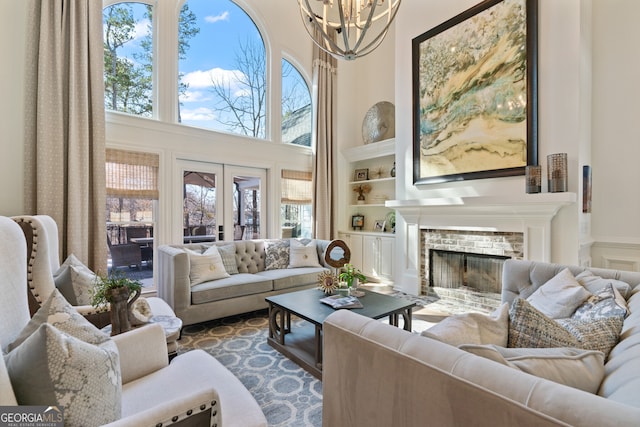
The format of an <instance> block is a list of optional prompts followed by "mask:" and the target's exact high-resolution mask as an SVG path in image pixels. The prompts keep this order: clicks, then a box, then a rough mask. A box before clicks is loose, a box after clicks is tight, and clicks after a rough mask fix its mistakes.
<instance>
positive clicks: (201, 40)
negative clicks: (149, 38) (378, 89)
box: [119, 0, 301, 129]
mask: <svg viewBox="0 0 640 427" xmlns="http://www.w3.org/2000/svg"><path fill="white" fill-rule="evenodd" d="M187 4H188V6H189V9H190V10H191V12H193V13H194V14H195V15H196V25H197V26H198V27H199V28H200V32H199V33H198V34H197V35H196V36H195V37H193V38H191V39H190V40H189V49H188V51H187V53H186V56H187V57H186V59H184V60H181V61H180V62H179V65H178V70H179V72H180V73H181V74H182V75H183V79H182V81H183V82H185V83H187V84H188V85H189V87H188V89H187V92H186V93H185V94H184V95H182V96H181V97H180V102H181V106H180V117H181V120H182V123H184V124H189V125H193V126H197V127H206V128H213V129H216V128H217V129H221V127H220V126H221V125H220V124H219V123H218V122H217V121H216V120H215V114H216V112H215V111H214V109H213V108H212V107H213V100H212V92H211V89H209V88H208V86H211V79H212V76H214V78H218V77H222V78H223V79H225V80H227V79H229V78H231V77H233V75H234V73H237V72H238V71H237V69H236V66H235V53H234V51H235V48H236V47H237V46H238V45H239V43H240V42H243V43H245V42H246V41H247V39H248V37H255V38H256V39H257V40H259V41H260V42H262V39H261V37H260V33H259V32H258V30H257V28H256V26H255V24H254V23H253V21H252V20H251V18H250V17H249V16H248V15H247V14H246V13H245V12H244V11H243V10H242V9H241V8H239V7H238V6H237V5H236V4H235V3H233V2H232V1H230V0H187ZM133 10H134V15H135V16H136V18H138V19H139V20H140V22H138V25H137V27H136V39H135V40H134V41H132V42H130V43H129V44H130V45H131V47H130V48H124V49H122V51H121V52H119V54H121V55H122V54H123V55H125V56H129V55H130V53H129V52H130V51H131V49H132V48H134V49H135V46H136V45H137V43H138V41H139V40H140V39H142V37H144V36H145V34H146V32H147V28H148V21H144V20H143V19H142V17H143V14H144V6H142V5H135V4H134V7H133ZM296 77H297V78H301V77H300V76H296ZM284 84H285V85H286V84H287V82H284Z"/></svg>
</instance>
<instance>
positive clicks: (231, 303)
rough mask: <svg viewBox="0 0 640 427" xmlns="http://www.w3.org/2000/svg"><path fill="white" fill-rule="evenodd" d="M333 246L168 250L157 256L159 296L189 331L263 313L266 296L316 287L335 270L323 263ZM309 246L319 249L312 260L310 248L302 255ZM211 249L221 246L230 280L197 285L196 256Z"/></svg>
mask: <svg viewBox="0 0 640 427" xmlns="http://www.w3.org/2000/svg"><path fill="white" fill-rule="evenodd" d="M329 243H330V242H329V241H328V240H310V239H262V240H239V241H234V242H215V243H203V244H182V245H163V246H160V247H159V248H158V255H157V262H158V283H157V286H158V295H159V296H160V298H162V299H163V300H165V301H167V302H168V303H169V305H170V306H171V307H172V308H173V310H174V311H175V313H176V316H178V317H179V318H180V319H182V322H183V324H184V325H190V324H194V323H200V322H204V321H207V320H213V319H219V318H222V317H226V316H231V315H235V314H240V313H247V312H250V311H254V310H259V309H263V308H266V307H267V303H266V302H265V297H267V296H270V295H276V294H280V293H285V292H292V291H295V290H302V289H307V288H311V287H315V286H317V285H318V275H319V274H320V273H322V272H325V271H328V269H329V268H330V267H329V266H328V265H327V264H326V263H325V262H324V252H325V250H326V248H327V246H328V244H329ZM292 245H293V246H292ZM309 245H313V247H314V250H313V254H314V255H313V256H307V255H308V254H309V251H308V250H307V249H308V248H302V249H301V247H302V246H305V247H308V246H309ZM211 246H216V247H217V248H218V249H219V253H220V254H221V255H222V256H223V258H224V260H223V261H225V262H224V266H225V270H226V271H228V272H229V274H228V277H221V278H218V279H214V280H205V281H204V282H201V283H195V284H194V280H193V279H194V277H193V276H194V274H193V273H194V271H193V270H192V268H191V266H192V264H194V263H195V262H197V255H198V254H204V253H205V252H207V250H208V249H209V248H210V247H211ZM230 254H232V255H230ZM296 254H297V256H294V255H296ZM292 260H293V261H294V262H293V264H292V263H290V261H292ZM194 265H195V264H194ZM195 282H199V280H197V281H195Z"/></svg>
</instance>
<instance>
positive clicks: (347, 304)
mask: <svg viewBox="0 0 640 427" xmlns="http://www.w3.org/2000/svg"><path fill="white" fill-rule="evenodd" d="M320 302H323V303H325V304H327V305H330V306H331V307H333V308H335V309H336V310H337V309H339V308H362V307H363V306H362V303H361V302H360V300H359V299H358V298H356V297H354V296H346V297H345V296H342V295H331V296H329V297H325V298H322V299H321V300H320Z"/></svg>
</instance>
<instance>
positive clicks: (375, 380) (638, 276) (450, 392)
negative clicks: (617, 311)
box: [323, 260, 640, 427]
mask: <svg viewBox="0 0 640 427" xmlns="http://www.w3.org/2000/svg"><path fill="white" fill-rule="evenodd" d="M566 267H568V268H569V269H570V270H571V272H572V273H573V274H574V275H576V276H577V275H578V274H579V273H580V272H582V271H583V270H585V269H584V268H581V267H575V266H562V265H556V264H549V263H542V262H531V261H522V260H508V261H507V262H506V263H505V266H504V270H503V290H502V299H503V301H504V302H508V303H510V302H512V301H513V300H514V299H515V298H518V297H523V298H527V297H528V296H529V295H531V294H532V293H533V292H534V291H535V290H536V289H538V288H539V287H540V286H542V285H543V284H545V283H546V282H547V281H548V280H550V279H551V278H553V277H554V276H555V275H556V274H558V273H559V272H560V271H562V270H564V268H566ZM589 270H590V271H591V272H592V273H593V274H594V275H597V276H600V277H602V278H605V279H616V280H620V281H623V282H626V283H627V284H629V285H631V291H630V292H629V294H628V295H627V298H626V300H627V305H628V308H629V312H630V313H629V314H628V315H627V317H626V318H625V319H624V324H623V328H622V332H621V335H620V341H619V342H618V344H617V345H616V346H615V347H614V348H613V349H612V350H611V352H610V353H609V356H608V359H607V360H606V363H605V365H604V379H603V380H602V382H601V384H600V387H599V390H598V392H597V393H595V394H592V393H588V392H586V391H582V390H579V389H576V388H572V387H568V386H566V385H563V384H559V383H556V382H552V381H549V380H546V379H542V378H539V377H536V376H533V375H530V374H528V373H525V372H523V371H520V370H517V369H514V368H512V367H509V366H506V365H503V364H499V363H496V362H494V361H492V360H489V359H485V358H483V357H480V356H477V355H475V354H472V353H469V352H466V351H463V350H461V349H459V348H457V347H455V346H452V345H449V344H446V343H444V342H441V341H438V340H435V339H432V338H428V337H424V336H420V335H418V334H412V333H409V332H406V331H403V330H401V329H399V328H396V327H392V326H389V325H386V324H382V323H380V322H378V321H375V320H371V319H367V318H365V317H363V316H360V315H358V314H356V313H355V312H350V311H347V310H340V311H337V312H336V313H333V314H332V315H331V316H329V317H328V318H327V319H326V321H325V323H324V325H323V331H324V359H323V389H324V390H325V391H330V392H329V393H326V392H325V393H324V394H323V425H325V426H332V427H334V426H353V427H357V426H368V427H369V426H388V425H397V426H417V425H425V424H428V425H437V426H458V425H474V426H516V425H517V426H551V425H564V426H566V425H572V426H594V427H595V426H597V427H602V426H616V427H622V426H637V425H639V424H640V273H639V272H627V271H616V270H608V269H589ZM344 402H349V404H348V405H345V404H344ZM382 408H384V410H383V409H382Z"/></svg>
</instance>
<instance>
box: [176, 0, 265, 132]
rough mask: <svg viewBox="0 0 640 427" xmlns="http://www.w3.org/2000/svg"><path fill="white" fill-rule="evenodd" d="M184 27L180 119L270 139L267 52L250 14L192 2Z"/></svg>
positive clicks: (221, 2)
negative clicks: (267, 112) (267, 97)
mask: <svg viewBox="0 0 640 427" xmlns="http://www.w3.org/2000/svg"><path fill="white" fill-rule="evenodd" d="M179 25H180V27H179V31H178V33H179V49H180V51H179V63H178V72H179V77H178V78H179V103H180V105H179V119H178V120H179V121H180V122H181V123H184V124H188V125H192V126H198V127H204V128H209V129H214V130H219V131H224V132H231V133H237V134H241V135H246V136H251V137H256V138H265V135H266V129H265V125H266V109H267V99H266V82H267V73H266V51H265V45H264V41H263V40H262V36H261V35H260V32H259V31H258V28H257V27H256V25H255V23H254V22H253V21H252V19H251V18H250V17H249V15H247V14H246V13H245V12H244V10H242V8H240V7H238V6H237V5H236V4H235V3H233V2H232V1H230V0H218V1H215V2H213V1H210V0H187V1H186V2H185V3H184V5H183V7H182V10H181V13H180V24H179ZM187 35H188V36H189V39H188V42H186V43H185V41H184V39H185V38H186V36H187ZM186 47H188V51H187V50H186V49H185V48H186Z"/></svg>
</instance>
